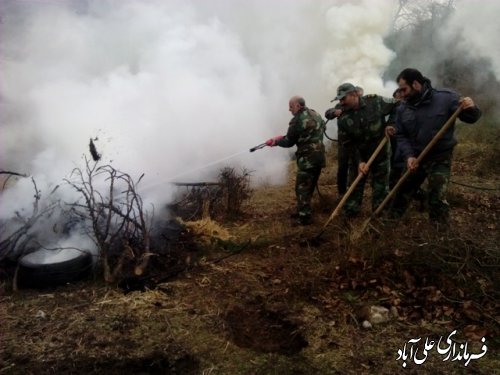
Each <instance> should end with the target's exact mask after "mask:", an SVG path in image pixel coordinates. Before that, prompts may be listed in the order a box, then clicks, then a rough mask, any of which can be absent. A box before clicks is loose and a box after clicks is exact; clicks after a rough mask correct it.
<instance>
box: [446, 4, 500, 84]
mask: <svg viewBox="0 0 500 375" xmlns="http://www.w3.org/2000/svg"><path fill="white" fill-rule="evenodd" d="M499 14H500V2H499V1H498V0H484V1H481V2H480V3H478V2H476V1H472V0H462V1H460V2H458V3H457V7H456V9H455V11H454V12H453V14H452V16H451V17H450V18H449V19H448V21H447V23H446V25H445V27H443V28H441V29H440V33H439V37H440V39H441V40H443V41H447V40H457V41H458V44H457V45H456V47H457V48H459V49H460V50H461V51H463V53H464V56H463V58H464V59H475V58H478V57H484V58H487V59H489V60H490V62H491V64H492V70H493V73H494V74H495V77H496V79H497V81H500V49H498V48H497V47H495V46H496V45H497V43H498V38H499V37H500V24H499V23H498V15H499ZM457 36H459V38H457ZM443 52H444V53H446V51H443Z"/></svg>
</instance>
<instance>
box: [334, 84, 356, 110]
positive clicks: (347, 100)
mask: <svg viewBox="0 0 500 375" xmlns="http://www.w3.org/2000/svg"><path fill="white" fill-rule="evenodd" d="M334 100H340V104H341V105H342V107H343V108H346V109H350V108H354V107H357V106H358V104H359V95H358V92H357V90H356V87H355V86H354V85H353V84H352V83H343V84H341V85H340V86H339V87H338V88H337V96H336V97H335V99H334Z"/></svg>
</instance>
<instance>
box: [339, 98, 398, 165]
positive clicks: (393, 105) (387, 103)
mask: <svg viewBox="0 0 500 375" xmlns="http://www.w3.org/2000/svg"><path fill="white" fill-rule="evenodd" d="M359 100H360V102H359V108H357V109H347V110H343V112H342V115H340V117H339V118H338V120H337V126H338V132H339V140H340V139H342V140H343V141H344V142H349V143H350V145H352V147H354V148H355V150H356V152H357V153H358V154H359V157H360V161H363V162H366V161H368V159H369V158H370V156H371V155H372V153H373V152H374V151H375V149H376V148H377V146H378V144H379V143H380V141H381V140H382V138H383V137H384V135H385V133H384V130H385V127H386V126H387V125H389V124H394V122H395V117H396V109H397V106H398V104H399V102H398V101H396V100H395V99H392V98H391V99H389V98H384V97H382V96H378V95H366V96H363V97H361V98H360V99H359ZM387 115H389V118H388V119H387V120H385V117H386V116H387Z"/></svg>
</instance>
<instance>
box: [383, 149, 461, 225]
mask: <svg viewBox="0 0 500 375" xmlns="http://www.w3.org/2000/svg"><path fill="white" fill-rule="evenodd" d="M450 172H451V155H447V156H446V157H443V158H440V159H439V160H428V161H425V162H423V163H422V164H421V165H420V167H419V168H418V169H417V171H416V172H415V173H412V174H411V175H410V177H408V179H407V180H406V181H405V182H404V183H403V185H402V186H401V188H400V190H399V192H398V193H397V194H396V197H395V198H394V201H393V203H392V207H391V209H390V216H392V217H395V218H399V217H401V216H403V214H404V213H405V211H406V209H407V208H408V206H409V205H410V202H411V199H412V197H413V196H414V194H415V192H416V191H417V190H418V189H419V188H420V185H422V183H423V182H424V181H425V179H426V178H427V185H428V186H427V190H428V196H427V199H428V205H429V219H430V220H431V221H435V222H440V223H447V222H448V218H449V215H450V213H449V211H450V207H449V204H448V202H447V201H446V192H447V190H448V184H449V181H450Z"/></svg>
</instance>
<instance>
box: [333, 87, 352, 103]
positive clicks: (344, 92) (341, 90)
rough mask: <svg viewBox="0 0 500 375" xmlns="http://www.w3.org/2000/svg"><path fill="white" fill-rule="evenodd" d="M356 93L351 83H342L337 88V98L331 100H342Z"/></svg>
mask: <svg viewBox="0 0 500 375" xmlns="http://www.w3.org/2000/svg"><path fill="white" fill-rule="evenodd" d="M353 91H356V86H354V85H353V84H352V83H343V84H341V85H340V86H339V87H338V88H337V96H336V97H335V98H334V99H333V100H332V102H333V101H334V100H340V99H344V97H345V96H346V95H347V94H348V93H350V92H353Z"/></svg>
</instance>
